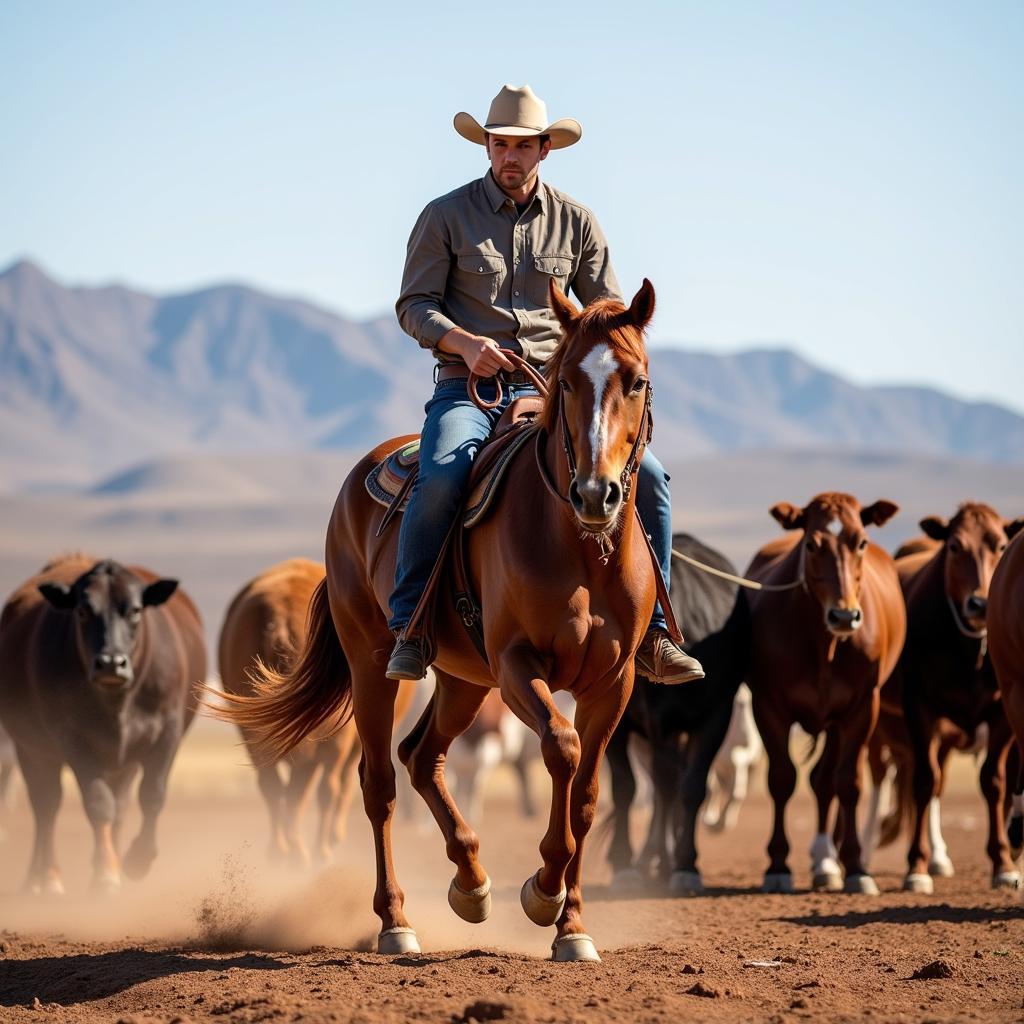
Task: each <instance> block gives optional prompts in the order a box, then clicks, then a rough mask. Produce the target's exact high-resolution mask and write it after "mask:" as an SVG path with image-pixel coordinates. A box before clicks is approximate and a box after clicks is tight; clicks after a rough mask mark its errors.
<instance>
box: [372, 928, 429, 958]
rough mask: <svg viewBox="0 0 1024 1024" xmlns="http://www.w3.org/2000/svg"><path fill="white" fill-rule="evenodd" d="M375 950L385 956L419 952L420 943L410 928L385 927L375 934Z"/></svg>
mask: <svg viewBox="0 0 1024 1024" xmlns="http://www.w3.org/2000/svg"><path fill="white" fill-rule="evenodd" d="M377 952H378V953H383V954H384V955H385V956H396V955H397V954H399V953H419V952H420V944H419V941H418V940H417V938H416V932H415V930H414V929H412V928H387V929H385V930H384V931H382V932H381V933H380V935H378V936H377Z"/></svg>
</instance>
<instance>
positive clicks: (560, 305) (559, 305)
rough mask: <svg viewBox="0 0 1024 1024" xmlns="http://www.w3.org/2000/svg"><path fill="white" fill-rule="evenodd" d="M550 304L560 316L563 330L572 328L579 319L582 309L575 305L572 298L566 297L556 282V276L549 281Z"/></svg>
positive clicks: (559, 319) (553, 310)
mask: <svg viewBox="0 0 1024 1024" xmlns="http://www.w3.org/2000/svg"><path fill="white" fill-rule="evenodd" d="M548 305H549V306H550V307H551V311H552V312H553V313H554V314H555V316H556V317H557V318H558V322H559V323H560V324H561V325H562V330H563V331H568V330H570V329H571V327H572V325H573V324H574V323H576V321H577V320H578V319H579V316H580V311H579V310H578V309H577V308H576V307H575V306H574V305H573V303H572V300H571V299H569V298H567V297H566V295H565V293H564V292H563V291H562V289H561V288H559V287H558V285H557V284H555V279H554V278H552V279H551V280H550V281H549V282H548Z"/></svg>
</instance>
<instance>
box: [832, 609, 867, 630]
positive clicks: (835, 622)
mask: <svg viewBox="0 0 1024 1024" xmlns="http://www.w3.org/2000/svg"><path fill="white" fill-rule="evenodd" d="M863 624H864V615H863V613H862V612H861V610H860V609H859V608H834V607H833V608H829V609H828V611H827V612H825V626H826V627H827V628H828V631H829V632H830V633H832V634H833V635H835V636H840V637H842V636H850V635H852V634H853V633H856V632H857V630H858V629H860V627H861V626H862V625H863Z"/></svg>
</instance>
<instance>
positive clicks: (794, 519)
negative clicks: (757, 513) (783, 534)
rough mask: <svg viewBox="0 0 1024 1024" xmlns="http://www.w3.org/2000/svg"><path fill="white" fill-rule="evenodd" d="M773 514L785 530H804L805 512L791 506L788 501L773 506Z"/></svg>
mask: <svg viewBox="0 0 1024 1024" xmlns="http://www.w3.org/2000/svg"><path fill="white" fill-rule="evenodd" d="M771 513H772V515H773V516H774V517H775V519H777V520H778V522H779V523H780V524H781V526H782V528H783V529H784V530H802V529H803V526H804V510H803V509H802V508H797V507H796V505H791V504H790V503H789V502H788V501H780V502H779V503H778V505H773V506H772V508H771Z"/></svg>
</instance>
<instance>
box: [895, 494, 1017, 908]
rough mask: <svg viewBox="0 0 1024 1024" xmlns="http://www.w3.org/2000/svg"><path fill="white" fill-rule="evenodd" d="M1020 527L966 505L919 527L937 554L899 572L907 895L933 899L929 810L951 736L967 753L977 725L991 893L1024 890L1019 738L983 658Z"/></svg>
mask: <svg viewBox="0 0 1024 1024" xmlns="http://www.w3.org/2000/svg"><path fill="white" fill-rule="evenodd" d="M1022 526H1024V519H1019V520H1016V521H1015V522H1012V523H1009V522H1006V521H1004V520H1003V519H1002V517H1000V516H999V515H998V513H997V512H996V511H995V510H994V509H993V508H991V507H990V506H988V505H984V504H980V503H977V502H968V503H965V504H963V505H961V506H960V508H959V510H958V511H957V513H956V515H955V516H953V518H952V519H951V520H950V521H949V522H947V521H946V520H945V519H941V518H939V517H938V516H929V517H928V518H927V519H922V520H921V528H922V529H923V530H924V531H925V533H926V534H927V535H928V536H929V537H931V538H932V539H933V540H935V541H938V542H939V546H938V547H936V548H935V549H934V550H933V551H927V550H925V551H921V552H918V553H917V554H913V555H908V556H906V557H905V558H901V559H899V561H898V562H897V563H896V564H897V568H898V570H899V574H900V585H901V586H902V588H903V594H904V597H905V598H906V603H907V642H906V646H905V647H904V649H903V655H902V657H901V658H900V662H899V667H898V669H897V671H896V673H895V674H894V676H893V679H892V682H891V684H890V687H891V691H890V688H889V687H887V688H886V689H887V692H886V694H885V700H886V703H887V705H893V706H895V707H900V706H902V710H903V721H904V724H905V726H906V730H907V736H908V737H909V742H910V749H911V751H912V753H913V764H914V773H913V800H914V827H913V830H912V833H911V841H910V847H909V849H908V851H907V876H906V878H905V879H904V883H903V887H904V889H907V890H908V891H910V892H932V890H933V883H932V878H931V876H930V875H929V874H928V850H927V845H928V844H927V842H926V840H925V834H924V833H925V829H926V827H927V811H928V805H929V803H930V801H931V800H932V799H933V798H934V797H938V796H939V795H940V790H941V781H942V770H941V764H940V754H941V751H942V747H943V746H944V742H945V743H946V744H948V737H949V735H950V733H951V732H952V734H953V735H954V736H956V735H958V734H959V735H962V742H963V743H964V744H965V745H966V744H967V743H969V742H970V741H971V739H973V737H974V735H975V734H976V732H977V731H978V727H979V726H981V725H986V726H987V729H988V742H987V752H986V757H985V760H984V762H983V764H982V767H981V775H980V782H981V789H982V792H983V794H984V795H985V800H986V803H987V804H988V814H989V838H988V847H987V850H988V855H989V857H990V859H991V861H992V885H993V886H994V887H996V888H1005V887H1010V888H1013V887H1015V886H1017V885H1018V884H1019V882H1020V875H1019V874H1018V873H1017V871H1016V870H1015V868H1014V866H1013V862H1012V861H1011V860H1010V854H1009V848H1008V846H1007V843H1006V836H1005V835H1004V831H1003V828H1004V810H1003V805H1004V799H1005V796H1006V758H1007V754H1008V753H1009V748H1010V744H1011V743H1012V742H1013V737H1012V733H1011V731H1010V727H1009V724H1008V722H1007V720H1006V715H1005V713H1004V711H1003V703H1002V701H1001V700H1000V697H999V691H998V687H997V685H996V681H995V675H994V673H993V671H992V665H991V661H990V660H989V659H988V658H987V657H986V656H985V651H986V643H987V637H986V625H985V620H986V611H987V606H988V589H989V583H990V581H991V579H992V573H993V571H994V569H995V567H996V562H997V561H998V559H999V557H1000V556H1001V554H1002V552H1003V551H1004V550H1005V548H1006V544H1007V538H1008V537H1011V536H1013V535H1014V534H1015V533H1016V532H1017V531H1018V530H1020V528H1021V527H1022ZM944 736H945V737H947V739H946V740H945V741H944V739H943V737H944Z"/></svg>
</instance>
